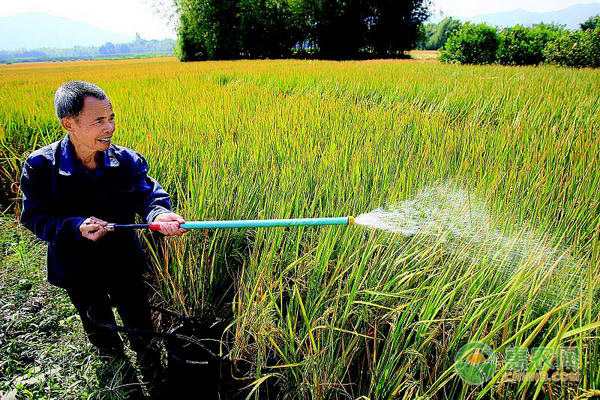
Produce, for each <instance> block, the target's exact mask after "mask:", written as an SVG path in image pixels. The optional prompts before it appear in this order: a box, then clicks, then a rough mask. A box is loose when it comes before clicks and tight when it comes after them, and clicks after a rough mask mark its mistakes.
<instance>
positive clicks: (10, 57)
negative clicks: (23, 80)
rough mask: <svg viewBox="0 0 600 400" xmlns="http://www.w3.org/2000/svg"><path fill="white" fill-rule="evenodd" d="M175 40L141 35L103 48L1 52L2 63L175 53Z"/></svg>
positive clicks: (83, 47)
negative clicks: (146, 38) (146, 37)
mask: <svg viewBox="0 0 600 400" xmlns="http://www.w3.org/2000/svg"><path fill="white" fill-rule="evenodd" d="M174 49H175V40H173V39H164V40H144V39H142V38H141V37H140V36H139V34H138V35H136V39H135V40H134V41H131V42H129V43H111V42H107V43H105V44H103V45H101V46H75V47H71V48H67V49H58V48H40V49H33V50H25V49H24V50H14V51H0V63H2V62H6V61H11V62H15V61H17V62H24V61H61V60H73V59H81V58H95V57H107V56H116V55H132V54H144V53H173V52H174Z"/></svg>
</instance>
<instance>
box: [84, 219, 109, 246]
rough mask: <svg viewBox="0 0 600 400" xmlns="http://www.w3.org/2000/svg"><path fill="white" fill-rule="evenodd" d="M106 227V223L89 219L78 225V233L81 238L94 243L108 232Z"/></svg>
mask: <svg viewBox="0 0 600 400" xmlns="http://www.w3.org/2000/svg"><path fill="white" fill-rule="evenodd" d="M106 225H108V222H106V221H102V220H101V219H100V218H96V217H89V218H88V219H86V220H85V221H83V223H82V224H81V225H79V231H80V232H81V236H83V237H84V238H86V239H89V240H92V241H94V242H95V241H96V240H98V239H100V238H101V237H103V236H104V235H106V232H108V231H107V230H106Z"/></svg>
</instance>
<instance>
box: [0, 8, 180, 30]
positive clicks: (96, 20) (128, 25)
mask: <svg viewBox="0 0 600 400" xmlns="http://www.w3.org/2000/svg"><path fill="white" fill-rule="evenodd" d="M155 1H156V0H95V1H94V0H19V1H10V0H0V17H7V16H9V15H13V14H18V13H22V12H30V11H35V12H45V13H46V14H50V15H54V16H56V17H64V18H68V19H72V20H74V21H80V22H86V23H88V24H90V25H94V26H97V27H99V28H103V29H106V30H108V31H111V32H115V33H123V34H126V35H129V36H134V35H135V34H136V32H139V33H140V34H141V36H142V38H143V39H165V38H172V39H174V38H175V37H176V34H175V31H174V29H173V28H170V27H169V26H168V22H169V21H168V18H161V17H159V16H158V15H157V13H156V12H155V11H154V9H153V7H152V4H153V3H154V2H155Z"/></svg>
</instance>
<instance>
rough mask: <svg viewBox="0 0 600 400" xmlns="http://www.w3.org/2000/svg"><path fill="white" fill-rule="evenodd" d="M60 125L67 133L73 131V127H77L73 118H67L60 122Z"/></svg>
mask: <svg viewBox="0 0 600 400" xmlns="http://www.w3.org/2000/svg"><path fill="white" fill-rule="evenodd" d="M60 124H61V125H62V127H63V128H64V129H65V131H67V132H72V131H73V126H74V125H75V120H74V118H72V117H65V118H63V119H61V120H60Z"/></svg>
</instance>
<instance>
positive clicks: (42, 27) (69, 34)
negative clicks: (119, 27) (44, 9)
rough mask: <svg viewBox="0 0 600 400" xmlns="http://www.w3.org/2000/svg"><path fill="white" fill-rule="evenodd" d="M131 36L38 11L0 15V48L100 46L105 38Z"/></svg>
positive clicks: (121, 39) (117, 40)
mask: <svg viewBox="0 0 600 400" xmlns="http://www.w3.org/2000/svg"><path fill="white" fill-rule="evenodd" d="M133 39H134V38H133V36H131V37H130V36H127V35H122V34H118V33H114V32H109V31H107V30H104V29H102V28H97V27H95V26H93V25H90V24H86V23H84V22H77V21H73V20H70V19H67V18H62V17H54V16H52V15H48V14H45V13H41V12H27V13H21V14H15V15H11V16H9V17H3V18H0V50H17V49H23V48H25V49H39V48H41V47H55V48H67V47H73V46H99V45H101V44H104V43H106V42H113V43H125V42H130V41H132V40H133Z"/></svg>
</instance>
